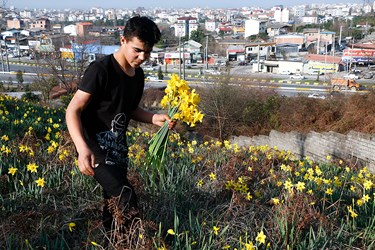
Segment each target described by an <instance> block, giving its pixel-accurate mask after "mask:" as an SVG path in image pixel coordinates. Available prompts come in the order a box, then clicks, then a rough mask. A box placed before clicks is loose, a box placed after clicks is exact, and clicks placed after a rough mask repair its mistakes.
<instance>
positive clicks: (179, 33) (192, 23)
mask: <svg viewBox="0 0 375 250" xmlns="http://www.w3.org/2000/svg"><path fill="white" fill-rule="evenodd" d="M173 27H174V29H175V36H176V37H183V36H188V37H190V34H191V32H192V31H193V30H198V22H197V19H196V18H195V17H179V18H177V23H176V24H174V25H173Z"/></svg>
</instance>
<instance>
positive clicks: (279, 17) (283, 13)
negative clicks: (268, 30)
mask: <svg viewBox="0 0 375 250" xmlns="http://www.w3.org/2000/svg"><path fill="white" fill-rule="evenodd" d="M273 19H274V21H275V22H276V23H287V22H289V10H288V9H287V8H283V7H277V8H275V11H274V14H273Z"/></svg>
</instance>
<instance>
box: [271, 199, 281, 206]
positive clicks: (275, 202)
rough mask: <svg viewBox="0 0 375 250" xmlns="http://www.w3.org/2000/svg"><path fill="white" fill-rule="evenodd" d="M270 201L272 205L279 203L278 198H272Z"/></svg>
mask: <svg viewBox="0 0 375 250" xmlns="http://www.w3.org/2000/svg"><path fill="white" fill-rule="evenodd" d="M272 203H273V204H274V205H277V204H279V203H280V200H279V199H278V198H272Z"/></svg>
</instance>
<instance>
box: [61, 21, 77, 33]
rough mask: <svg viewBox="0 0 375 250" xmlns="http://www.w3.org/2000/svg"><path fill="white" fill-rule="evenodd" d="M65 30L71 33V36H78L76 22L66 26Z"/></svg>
mask: <svg viewBox="0 0 375 250" xmlns="http://www.w3.org/2000/svg"><path fill="white" fill-rule="evenodd" d="M63 30H64V34H69V35H70V36H77V31H76V26H75V25H74V24H71V25H68V26H65V27H64V28H63Z"/></svg>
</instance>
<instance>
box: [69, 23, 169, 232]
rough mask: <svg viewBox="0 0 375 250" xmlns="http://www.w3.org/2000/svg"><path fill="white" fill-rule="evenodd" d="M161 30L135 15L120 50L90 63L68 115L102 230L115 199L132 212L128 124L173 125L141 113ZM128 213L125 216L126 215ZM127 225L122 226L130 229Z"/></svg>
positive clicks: (163, 117)
mask: <svg viewBox="0 0 375 250" xmlns="http://www.w3.org/2000/svg"><path fill="white" fill-rule="evenodd" d="M159 39H160V30H159V28H158V27H157V26H156V24H155V23H154V22H153V21H151V20H150V19H148V18H147V17H140V16H135V17H133V18H131V19H130V20H129V21H128V22H127V23H126V25H125V27H124V32H123V35H122V36H121V37H120V42H121V45H120V48H119V50H118V51H116V52H115V53H114V54H111V55H108V56H106V57H104V58H102V59H99V60H97V61H95V62H93V63H91V64H90V66H89V67H88V68H87V70H86V72H85V74H84V76H83V78H82V81H81V82H80V84H79V86H78V90H77V92H76V93H75V95H74V96H73V98H72V100H71V102H70V103H69V105H68V107H67V110H66V123H67V126H68V130H69V133H70V135H71V137H72V139H73V142H74V145H75V147H76V149H77V152H78V167H79V170H80V171H81V172H82V173H83V174H86V175H89V176H93V177H94V178H95V179H96V180H97V181H98V183H99V184H100V185H101V186H102V187H103V192H104V194H103V196H104V199H105V201H106V202H105V206H104V209H103V225H104V227H105V229H106V230H111V227H112V226H113V225H112V222H113V217H112V214H111V212H110V211H109V209H108V200H109V199H111V198H113V197H117V198H118V199H119V207H120V208H121V209H122V210H123V214H124V215H125V214H126V213H128V212H129V211H130V210H132V211H133V213H134V210H135V211H136V212H135V213H134V214H135V215H137V211H138V207H137V198H136V195H135V193H134V189H133V187H132V186H131V185H130V183H129V182H128V180H127V145H126V130H127V127H128V124H129V120H130V119H134V120H136V121H140V122H146V123H152V124H155V125H158V126H162V125H163V123H164V122H165V121H168V122H169V123H170V128H172V127H173V123H172V122H171V121H170V118H169V117H168V115H166V114H153V113H150V112H147V111H145V110H143V109H142V108H140V107H139V106H138V105H139V102H140V99H141V97H142V94H143V88H144V72H143V70H142V68H140V65H141V64H142V63H143V62H144V61H145V60H147V59H148V58H149V57H150V53H151V50H152V47H153V46H154V44H155V43H157V42H158V41H159ZM125 212H126V213H125ZM129 223H131V221H126V222H125V223H124V224H129Z"/></svg>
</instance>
